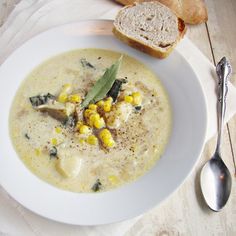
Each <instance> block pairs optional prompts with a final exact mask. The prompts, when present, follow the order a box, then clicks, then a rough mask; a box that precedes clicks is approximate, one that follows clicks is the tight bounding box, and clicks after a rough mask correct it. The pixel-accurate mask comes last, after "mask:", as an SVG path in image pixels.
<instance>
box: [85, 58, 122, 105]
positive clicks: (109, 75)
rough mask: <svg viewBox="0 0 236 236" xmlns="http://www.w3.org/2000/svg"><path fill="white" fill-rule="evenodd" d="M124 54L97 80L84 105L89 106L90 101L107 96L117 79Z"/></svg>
mask: <svg viewBox="0 0 236 236" xmlns="http://www.w3.org/2000/svg"><path fill="white" fill-rule="evenodd" d="M121 60H122V56H121V57H120V58H119V59H118V60H117V61H116V62H115V63H114V64H113V65H112V66H111V67H110V68H108V69H106V71H105V73H104V74H103V76H102V77H101V78H100V79H99V80H97V81H96V83H95V84H94V86H93V87H92V89H91V90H90V91H89V92H88V93H87V95H86V97H85V99H84V101H83V102H82V104H81V106H82V107H87V106H88V104H89V103H91V102H93V103H95V102H97V101H99V100H101V99H103V98H104V97H106V95H107V93H108V91H109V90H110V89H111V87H112V85H113V83H114V82H115V80H116V75H117V72H118V70H119V67H120V64H121Z"/></svg>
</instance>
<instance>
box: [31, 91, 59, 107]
mask: <svg viewBox="0 0 236 236" xmlns="http://www.w3.org/2000/svg"><path fill="white" fill-rule="evenodd" d="M55 99H56V97H55V96H54V95H52V94H50V93H48V94H45V95H38V96H34V97H30V98H29V100H30V102H31V104H32V106H33V107H37V106H40V105H43V104H46V103H47V102H48V101H49V100H55Z"/></svg>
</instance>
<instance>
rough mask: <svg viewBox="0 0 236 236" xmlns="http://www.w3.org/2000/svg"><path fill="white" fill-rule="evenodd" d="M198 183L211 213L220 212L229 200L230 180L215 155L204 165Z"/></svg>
mask: <svg viewBox="0 0 236 236" xmlns="http://www.w3.org/2000/svg"><path fill="white" fill-rule="evenodd" d="M200 182H201V187H202V193H203V196H204V198H205V201H206V202H207V204H208V206H209V207H210V208H211V209H212V210H213V211H220V210H221V209H222V208H223V207H224V206H225V204H226V203H227V201H228V199H229V196H230V192H231V185H232V180H231V175H230V172H229V170H228V168H227V167H226V165H225V163H224V162H223V161H222V160H221V158H218V156H217V154H216V155H214V156H213V158H212V159H210V160H209V161H208V162H207V163H206V164H205V165H204V167H203V169H202V172H201V179H200Z"/></svg>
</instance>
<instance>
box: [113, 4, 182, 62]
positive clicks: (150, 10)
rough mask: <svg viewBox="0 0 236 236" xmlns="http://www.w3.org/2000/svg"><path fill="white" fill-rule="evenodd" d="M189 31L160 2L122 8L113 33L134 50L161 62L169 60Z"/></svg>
mask: <svg viewBox="0 0 236 236" xmlns="http://www.w3.org/2000/svg"><path fill="white" fill-rule="evenodd" d="M185 30H186V27H185V24H184V22H183V20H181V19H180V18H178V17H177V16H176V15H175V14H174V13H173V12H172V11H171V10H170V9H169V8H168V7H166V6H164V5H162V4H161V3H158V2H143V3H134V4H133V5H130V6H126V7H124V8H122V9H121V10H120V11H119V12H118V14H117V16H116V19H115V21H114V28H113V33H114V34H115V36H117V37H118V38H119V39H120V40H122V41H123V42H125V43H127V44H128V45H130V46H131V47H134V48H137V49H139V50H141V51H143V52H145V53H148V54H149V55H152V56H154V57H158V58H165V57H167V56H168V55H169V54H170V52H171V51H172V50H173V48H174V47H175V45H176V44H177V42H178V41H179V40H180V39H181V38H182V37H183V35H184V33H185Z"/></svg>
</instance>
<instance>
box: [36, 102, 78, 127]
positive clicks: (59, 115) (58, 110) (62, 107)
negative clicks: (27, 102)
mask: <svg viewBox="0 0 236 236" xmlns="http://www.w3.org/2000/svg"><path fill="white" fill-rule="evenodd" d="M35 109H36V110H38V111H41V112H47V113H48V114H49V115H50V116H51V117H53V118H54V119H57V120H59V121H61V122H64V121H65V120H66V119H67V118H68V117H69V116H70V115H72V114H73V113H74V112H75V104H73V103H65V104H63V103H60V102H57V101H54V100H50V101H48V102H47V103H46V104H43V105H40V106H37V107H35Z"/></svg>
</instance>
